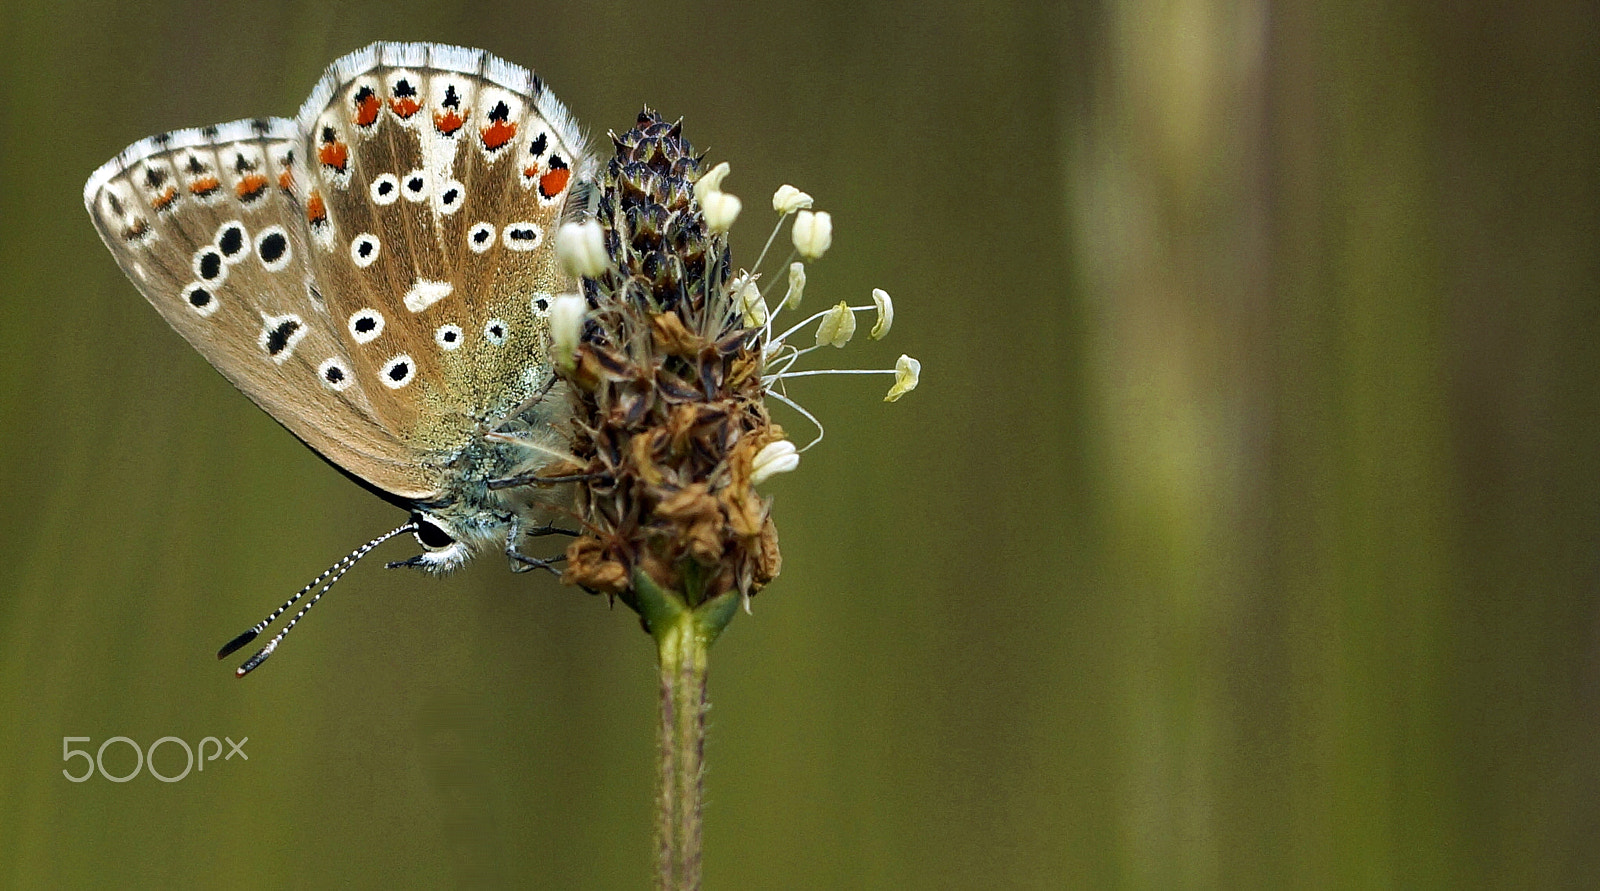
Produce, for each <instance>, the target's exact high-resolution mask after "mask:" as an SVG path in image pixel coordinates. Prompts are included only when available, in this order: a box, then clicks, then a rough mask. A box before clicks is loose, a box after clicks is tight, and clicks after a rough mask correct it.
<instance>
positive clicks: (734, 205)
mask: <svg viewBox="0 0 1600 891" xmlns="http://www.w3.org/2000/svg"><path fill="white" fill-rule="evenodd" d="M743 206H744V204H743V202H741V201H740V200H739V199H738V198H737V197H735V196H733V195H730V194H728V193H727V192H720V191H718V192H707V193H706V194H705V195H703V196H701V198H700V209H701V210H703V211H705V214H706V228H708V229H710V230H711V231H712V232H726V231H728V230H729V229H732V228H733V221H734V220H737V219H738V218H739V210H740V208H742V207H743Z"/></svg>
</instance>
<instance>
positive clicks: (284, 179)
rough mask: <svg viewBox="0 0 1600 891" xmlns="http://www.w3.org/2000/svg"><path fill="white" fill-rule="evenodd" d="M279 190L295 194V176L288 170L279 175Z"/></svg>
mask: <svg viewBox="0 0 1600 891" xmlns="http://www.w3.org/2000/svg"><path fill="white" fill-rule="evenodd" d="M278 188H280V189H282V190H284V191H285V192H293V191H294V174H292V173H290V172H289V171H287V170H285V171H284V172H282V173H280V174H278Z"/></svg>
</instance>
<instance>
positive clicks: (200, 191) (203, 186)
mask: <svg viewBox="0 0 1600 891" xmlns="http://www.w3.org/2000/svg"><path fill="white" fill-rule="evenodd" d="M220 188H222V183H220V182H218V181H217V178H216V177H214V176H202V177H200V178H199V179H197V180H195V181H194V182H192V183H190V184H189V191H191V192H193V193H195V194H196V195H209V194H211V193H212V192H215V191H216V190H217V189H220Z"/></svg>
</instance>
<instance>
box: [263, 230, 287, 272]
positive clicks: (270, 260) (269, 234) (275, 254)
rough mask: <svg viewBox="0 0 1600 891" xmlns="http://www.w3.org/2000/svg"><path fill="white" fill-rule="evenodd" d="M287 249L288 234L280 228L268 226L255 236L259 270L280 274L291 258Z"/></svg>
mask: <svg viewBox="0 0 1600 891" xmlns="http://www.w3.org/2000/svg"><path fill="white" fill-rule="evenodd" d="M293 253H294V252H293V251H291V250H290V249H289V233H287V232H285V231H283V227H282V226H268V227H267V228H265V229H262V230H261V232H260V233H258V234H257V235H256V256H258V257H260V258H261V268H263V269H265V270H266V271H268V272H281V271H283V270H284V269H285V268H287V267H288V265H289V260H290V259H292V257H293Z"/></svg>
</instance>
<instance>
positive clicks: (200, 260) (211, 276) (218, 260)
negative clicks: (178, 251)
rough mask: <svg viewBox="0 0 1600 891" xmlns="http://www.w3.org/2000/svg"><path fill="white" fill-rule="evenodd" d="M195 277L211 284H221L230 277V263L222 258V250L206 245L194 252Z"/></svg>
mask: <svg viewBox="0 0 1600 891" xmlns="http://www.w3.org/2000/svg"><path fill="white" fill-rule="evenodd" d="M192 265H193V267H194V277H195V278H197V279H199V280H201V281H203V282H205V283H207V284H211V285H220V284H222V283H223V282H224V281H225V280H227V278H228V264H227V263H224V262H223V260H222V252H221V251H219V250H217V249H216V248H214V247H212V246H211V245H209V244H208V245H206V246H205V247H203V248H201V249H200V250H198V251H195V252H194V263H193V264H192Z"/></svg>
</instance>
